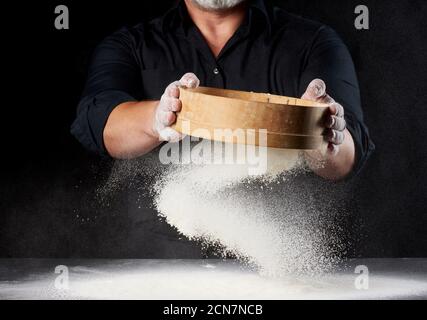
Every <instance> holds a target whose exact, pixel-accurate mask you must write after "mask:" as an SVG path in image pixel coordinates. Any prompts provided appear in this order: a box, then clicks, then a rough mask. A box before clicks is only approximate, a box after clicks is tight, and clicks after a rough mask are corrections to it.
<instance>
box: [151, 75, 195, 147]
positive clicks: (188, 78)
mask: <svg viewBox="0 0 427 320" xmlns="http://www.w3.org/2000/svg"><path fill="white" fill-rule="evenodd" d="M199 85H200V81H199V79H198V78H197V77H196V75H195V74H194V73H186V74H185V75H184V76H183V77H182V78H181V80H179V81H175V82H172V83H171V84H170V85H169V86H167V88H166V90H165V92H164V93H163V95H162V97H161V99H160V102H159V104H158V106H157V108H156V111H155V116H154V124H153V129H154V132H155V133H156V135H158V137H159V140H160V141H169V142H178V141H180V140H181V139H182V138H183V135H182V134H181V133H179V132H177V131H176V130H174V129H172V128H171V125H172V124H174V123H175V122H176V113H175V112H179V111H180V110H181V101H180V100H179V87H186V88H197V87H198V86H199Z"/></svg>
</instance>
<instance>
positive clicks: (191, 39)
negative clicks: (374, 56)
mask: <svg viewBox="0 0 427 320" xmlns="http://www.w3.org/2000/svg"><path fill="white" fill-rule="evenodd" d="M187 72H193V73H195V74H196V75H197V77H198V78H199V79H200V82H201V85H203V86H208V87H218V88H226V89H235V90H245V91H255V92H269V93H272V94H279V95H286V96H293V97H301V96H302V94H303V93H304V92H305V89H306V88H307V86H308V84H309V83H310V82H311V81H312V80H313V79H315V78H320V79H323V80H324V81H325V83H326V85H327V92H328V94H329V95H330V96H332V97H333V98H334V99H335V100H336V101H337V102H339V103H341V104H342V105H343V107H344V108H345V118H346V121H347V127H348V130H349V131H350V133H351V134H352V136H353V139H354V142H355V146H356V159H357V160H356V161H357V164H356V166H355V169H354V172H357V171H359V169H360V168H361V167H362V165H363V164H364V162H365V161H366V159H367V158H368V156H369V154H370V153H371V152H372V150H373V149H374V145H373V143H372V141H371V140H370V138H369V134H368V130H367V128H366V126H365V125H364V123H363V112H362V108H361V102H360V94H359V86H358V81H357V77H356V72H355V70H354V66H353V62H352V59H351V56H350V54H349V52H348V50H347V48H346V46H345V45H344V43H343V42H342V41H341V39H340V38H339V37H338V35H337V34H336V33H335V32H334V31H333V30H332V29H331V28H329V27H327V26H324V25H322V24H320V23H317V22H313V21H310V20H306V19H303V18H301V17H297V16H294V15H291V14H289V13H287V12H286V11H284V10H282V9H278V8H272V7H270V6H268V5H267V4H266V3H264V1H261V0H254V1H249V6H248V12H247V15H246V18H245V21H244V22H243V23H242V25H241V26H240V27H239V28H238V30H237V31H236V33H235V34H234V35H233V36H232V38H231V39H230V40H229V41H228V43H227V44H226V45H225V47H224V48H223V49H222V51H221V52H220V54H219V56H218V57H217V58H215V56H214V55H213V53H212V52H211V50H210V49H209V47H208V45H207V43H206V42H205V40H204V39H203V36H202V35H201V33H200V31H199V30H198V29H197V27H196V26H195V25H194V23H193V22H192V21H191V19H190V17H189V16H188V13H187V10H186V8H185V4H184V2H183V1H181V2H179V3H178V4H177V5H176V6H175V7H174V8H172V9H171V10H170V11H168V12H167V13H166V14H165V15H164V16H162V17H160V18H157V19H154V20H153V21H150V22H142V23H141V24H139V25H137V26H135V27H133V28H124V29H122V30H120V31H118V32H116V33H114V34H113V35H111V36H109V37H107V38H106V39H105V40H104V41H103V42H102V43H101V44H100V45H99V46H98V47H97V49H96V50H95V53H94V57H93V61H92V64H91V66H90V70H89V76H88V80H87V84H86V88H85V90H84V93H83V97H82V99H81V101H80V104H79V106H78V110H77V118H76V120H75V121H74V123H73V125H72V130H71V131H72V133H73V135H74V136H75V137H76V138H77V139H78V140H79V141H80V142H81V143H82V144H83V145H84V146H85V147H86V148H87V149H89V150H92V151H95V152H98V153H100V154H106V150H105V147H104V143H103V130H104V126H105V124H106V121H107V119H108V116H109V114H110V113H111V111H112V110H113V109H114V108H115V107H116V106H117V105H119V104H121V103H123V102H128V101H139V100H157V99H160V97H161V95H162V94H163V92H164V89H165V88H166V86H167V85H168V84H170V83H171V82H173V81H176V80H179V79H180V78H181V76H182V75H183V74H185V73H187Z"/></svg>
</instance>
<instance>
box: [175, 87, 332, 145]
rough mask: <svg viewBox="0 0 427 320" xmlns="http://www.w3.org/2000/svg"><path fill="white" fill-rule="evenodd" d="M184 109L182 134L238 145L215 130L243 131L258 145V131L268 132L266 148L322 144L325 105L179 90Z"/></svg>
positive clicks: (275, 97)
mask: <svg viewBox="0 0 427 320" xmlns="http://www.w3.org/2000/svg"><path fill="white" fill-rule="evenodd" d="M180 100H181V101H182V109H181V111H180V112H178V113H177V121H176V123H175V124H174V126H173V128H174V129H175V130H177V131H179V132H181V133H183V134H186V135H191V136H195V137H199V138H204V139H210V140H217V141H223V142H232V143H236V142H237V143H238V142H239V141H237V140H236V138H235V137H233V136H231V137H230V136H220V137H218V136H217V135H216V134H215V130H218V129H220V130H224V129H228V130H229V129H231V130H236V129H243V130H244V131H245V132H246V133H247V134H252V135H254V136H255V139H252V141H254V143H252V142H250V141H249V140H251V139H248V141H246V142H245V143H247V144H255V145H260V144H259V130H260V129H266V130H267V146H268V147H272V148H284V149H305V150H308V149H318V148H320V147H321V145H322V143H323V132H324V125H323V123H324V117H325V114H326V113H327V110H328V106H327V105H326V104H322V103H317V102H312V101H308V100H302V99H297V98H290V97H285V96H278V95H272V94H266V93H254V92H245V91H235V90H225V89H217V88H208V87H199V88H197V89H187V88H180Z"/></svg>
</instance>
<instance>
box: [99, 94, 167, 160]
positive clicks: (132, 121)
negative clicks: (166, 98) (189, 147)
mask: <svg viewBox="0 0 427 320" xmlns="http://www.w3.org/2000/svg"><path fill="white" fill-rule="evenodd" d="M158 103H159V102H158V101H143V102H126V103H123V104H121V105H119V106H117V107H116V108H115V109H114V110H113V111H112V112H111V114H110V116H109V118H108V121H107V124H106V125H105V128H104V133H103V136H104V145H105V148H106V149H107V151H108V153H109V154H110V156H112V157H113V158H116V159H131V158H136V157H139V156H142V155H144V154H146V153H148V152H150V151H151V150H153V149H154V148H155V147H157V146H158V145H160V143H161V141H160V140H159V137H158V135H157V133H156V132H155V130H154V129H153V119H154V116H155V110H156V107H157V105H158Z"/></svg>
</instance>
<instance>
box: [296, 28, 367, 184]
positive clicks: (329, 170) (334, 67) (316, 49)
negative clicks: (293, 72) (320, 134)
mask: <svg viewBox="0 0 427 320" xmlns="http://www.w3.org/2000/svg"><path fill="white" fill-rule="evenodd" d="M313 79H322V80H323V81H321V80H320V81H319V80H315V81H313ZM299 93H300V96H302V97H303V98H305V99H308V100H313V101H318V102H323V103H326V104H329V105H330V115H329V117H328V119H326V123H325V128H326V136H325V138H326V141H327V143H328V149H327V150H326V152H321V151H317V152H306V159H307V162H308V163H309V165H310V167H311V168H312V169H313V171H314V172H315V173H316V174H318V175H319V176H321V177H323V178H326V179H330V180H341V179H344V178H346V177H348V176H350V175H353V174H357V173H358V172H359V171H360V169H361V168H362V166H363V164H364V163H365V162H366V160H367V158H368V156H369V155H370V153H371V152H372V151H373V149H374V145H373V143H372V141H371V140H370V138H369V133H368V130H367V128H366V126H365V125H364V123H363V111H362V107H361V99H360V92H359V84H358V80H357V76H356V71H355V68H354V65H353V61H352V58H351V56H350V53H349V52H348V49H347V47H346V46H345V44H344V43H343V42H342V40H341V39H340V38H339V36H338V35H337V34H336V33H335V32H334V31H333V30H332V29H330V28H328V27H321V28H320V29H319V30H318V32H317V34H316V36H315V38H314V39H313V42H312V43H311V44H310V49H309V52H308V54H307V60H306V63H305V65H304V69H303V71H302V74H301V79H300V88H299Z"/></svg>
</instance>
